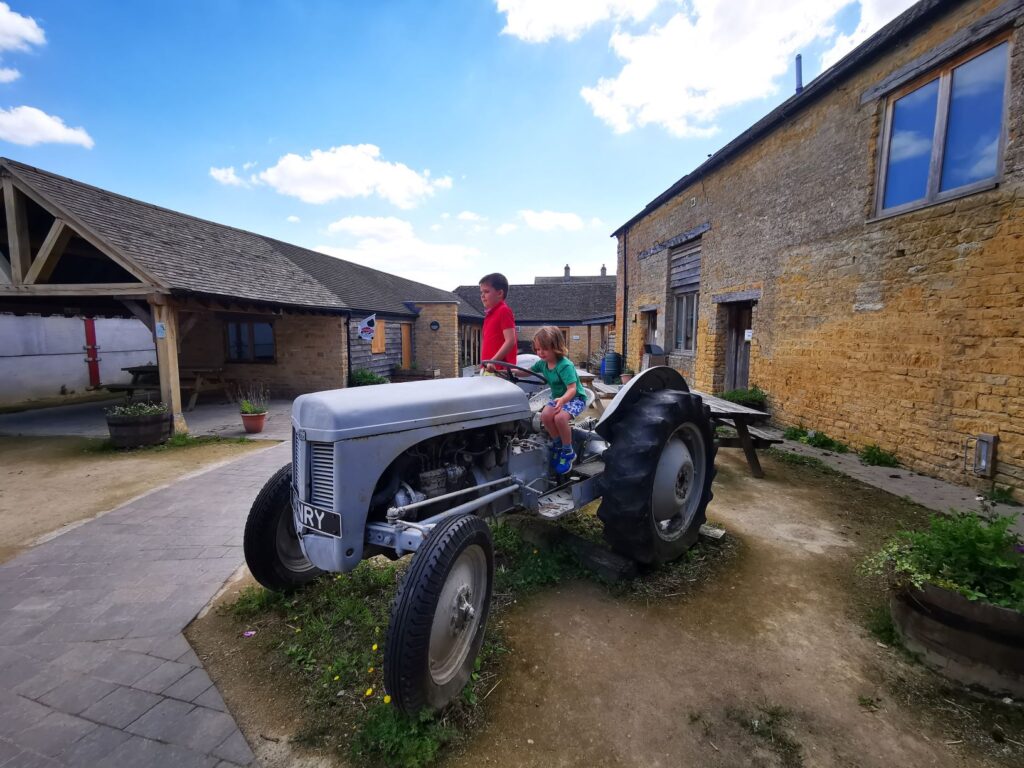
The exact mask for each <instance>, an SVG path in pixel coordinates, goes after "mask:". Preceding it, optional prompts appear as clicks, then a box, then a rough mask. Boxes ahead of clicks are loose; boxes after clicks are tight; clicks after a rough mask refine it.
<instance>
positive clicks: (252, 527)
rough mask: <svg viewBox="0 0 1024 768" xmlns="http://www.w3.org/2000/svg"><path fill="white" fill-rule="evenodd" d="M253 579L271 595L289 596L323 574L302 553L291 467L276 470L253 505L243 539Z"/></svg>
mask: <svg viewBox="0 0 1024 768" xmlns="http://www.w3.org/2000/svg"><path fill="white" fill-rule="evenodd" d="M242 549H243V551H244V552H245V563H246V565H248V566H249V570H250V571H251V572H252V575H253V578H255V579H256V581H258V582H259V583H260V584H262V585H263V586H264V587H266V588H267V589H270V590H273V591H274V592H290V591H292V590H293V589H296V588H298V587H301V586H302V585H304V584H308V583H309V582H311V581H312V580H313V579H315V578H316V577H317V576H319V575H320V574H321V573H323V571H321V570H320V569H319V568H317V567H316V566H315V565H313V564H312V563H311V562H310V561H309V560H308V559H307V558H306V555H305V554H304V553H303V552H302V547H301V546H300V545H299V537H298V534H296V533H295V520H294V519H293V517H292V465H291V464H286V465H285V466H283V467H281V469H279V470H277V472H275V473H274V475H273V477H271V478H270V479H269V480H268V481H267V482H266V485H264V486H263V489H262V490H261V491H260V492H259V495H258V496H257V497H256V501H254V502H253V503H252V508H251V509H250V510H249V517H248V519H247V520H246V521H245V533H244V534H243V536H242Z"/></svg>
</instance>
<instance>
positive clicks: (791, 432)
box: [782, 427, 807, 443]
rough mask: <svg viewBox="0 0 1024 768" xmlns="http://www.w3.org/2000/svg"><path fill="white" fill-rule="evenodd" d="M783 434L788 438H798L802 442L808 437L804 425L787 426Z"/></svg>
mask: <svg viewBox="0 0 1024 768" xmlns="http://www.w3.org/2000/svg"><path fill="white" fill-rule="evenodd" d="M782 436H783V437H784V438H786V439H787V440H797V441H799V442H801V443H802V442H804V441H805V440H806V438H807V430H806V429H804V428H803V427H786V429H785V431H784V432H783V433H782Z"/></svg>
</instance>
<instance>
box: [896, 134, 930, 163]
mask: <svg viewBox="0 0 1024 768" xmlns="http://www.w3.org/2000/svg"><path fill="white" fill-rule="evenodd" d="M931 151H932V139H931V136H925V135H924V134H922V133H918V132H917V131H894V132H893V134H892V141H891V143H890V144H889V162H892V163H898V162H899V161H900V160H909V159H910V158H912V157H920V156H921V155H929V154H931Z"/></svg>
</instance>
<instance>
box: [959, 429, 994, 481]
mask: <svg viewBox="0 0 1024 768" xmlns="http://www.w3.org/2000/svg"><path fill="white" fill-rule="evenodd" d="M972 442H973V443H974V465H973V467H972V468H971V469H972V470H973V472H974V474H976V475H977V476H978V477H992V474H993V472H994V470H995V465H996V445H997V444H998V443H999V435H987V434H984V433H982V434H980V435H978V436H977V437H969V438H967V441H966V442H965V444H964V469H967V451H968V450H969V449H970V446H971V443H972Z"/></svg>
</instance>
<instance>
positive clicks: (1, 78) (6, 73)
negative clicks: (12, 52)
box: [0, 67, 21, 83]
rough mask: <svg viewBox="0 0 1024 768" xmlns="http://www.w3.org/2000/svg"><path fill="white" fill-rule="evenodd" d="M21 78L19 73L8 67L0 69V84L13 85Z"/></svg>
mask: <svg viewBox="0 0 1024 768" xmlns="http://www.w3.org/2000/svg"><path fill="white" fill-rule="evenodd" d="M19 77H21V72H19V71H18V70H16V69H11V68H10V67H2V68H0V83H13V82H14V81H15V80H17V79H18V78H19Z"/></svg>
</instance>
